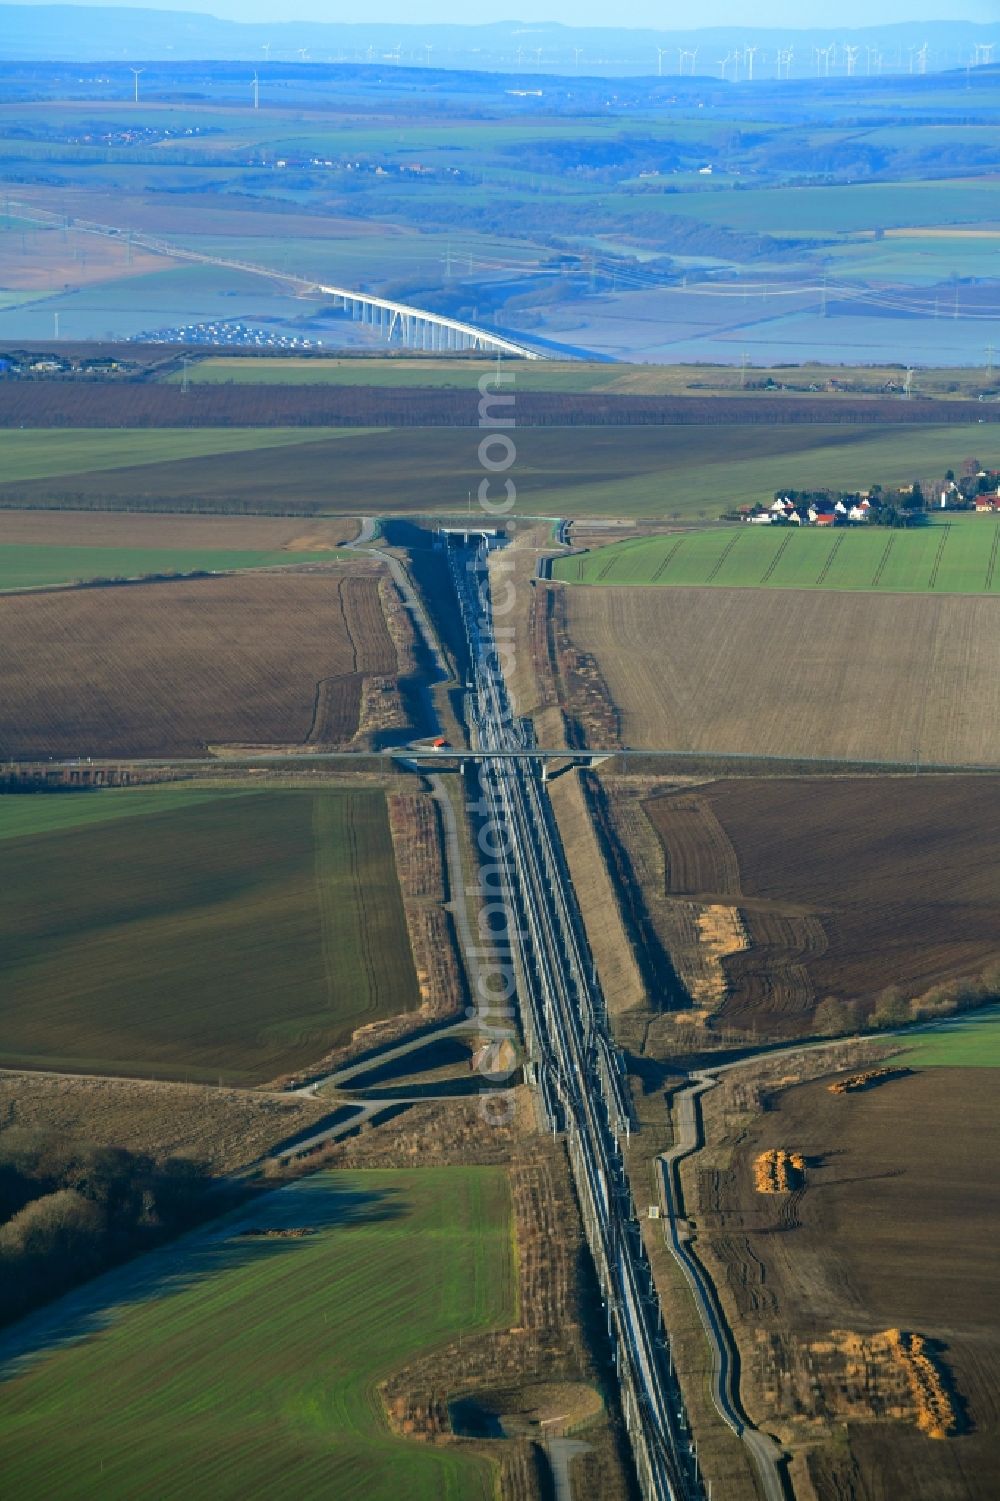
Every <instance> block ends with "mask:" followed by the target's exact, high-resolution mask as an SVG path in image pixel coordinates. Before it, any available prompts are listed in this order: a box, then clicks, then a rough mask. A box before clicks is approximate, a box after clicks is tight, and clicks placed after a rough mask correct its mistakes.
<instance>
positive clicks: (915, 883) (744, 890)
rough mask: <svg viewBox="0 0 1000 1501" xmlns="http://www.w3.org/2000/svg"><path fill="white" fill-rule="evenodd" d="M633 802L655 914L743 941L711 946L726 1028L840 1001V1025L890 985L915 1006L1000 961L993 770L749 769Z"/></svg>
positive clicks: (777, 1027)
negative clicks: (655, 843)
mask: <svg viewBox="0 0 1000 1501" xmlns="http://www.w3.org/2000/svg"><path fill="white" fill-rule="evenodd" d="M642 806H643V809H644V811H645V813H646V814H647V816H648V818H649V821H650V822H651V823H652V825H653V827H654V829H655V830H656V832H657V834H658V836H659V839H660V842H661V845H662V848H663V855H664V867H663V876H662V880H663V892H662V899H661V901H660V902H659V903H657V902H655V900H654V904H653V907H654V909H655V910H658V908H659V906H661V905H666V906H667V907H670V906H671V905H672V904H673V905H675V906H676V907H677V908H679V909H682V910H685V911H686V910H689V909H690V910H692V911H693V912H694V913H695V920H696V930H692V938H691V943H692V945H693V946H701V947H704V946H706V945H707V944H709V943H710V942H711V940H712V936H713V934H714V933H716V930H718V927H719V924H718V921H716V923H715V924H714V925H712V924H710V923H709V922H708V921H707V920H706V918H705V916H704V915H703V914H706V913H709V914H716V915H717V916H718V915H722V916H725V915H729V916H730V919H731V922H732V923H733V925H734V929H735V930H738V932H739V934H740V941H733V942H732V943H730V944H729V945H728V948H722V949H720V950H719V953H718V959H719V962H720V963H721V966H722V974H721V975H720V978H724V987H722V988H721V993H720V996H719V998H718V999H719V1002H721V1003H719V1004H717V1008H716V1019H717V1021H718V1022H719V1023H721V1024H722V1025H731V1026H735V1027H738V1028H741V1029H753V1030H759V1031H762V1032H763V1033H764V1034H765V1035H777V1036H787V1035H794V1034H796V1033H801V1032H803V1031H807V1030H809V1029H810V1028H812V1026H813V1025H814V1023H815V1022H817V1021H818V1023H819V1024H820V1025H822V1024H824V1022H826V1023H829V1021H830V1020H831V1018H830V1017H829V1016H828V1015H827V1013H829V1012H830V1010H831V1008H830V1006H829V1004H828V1005H827V1006H826V1007H825V1008H824V1012H823V1013H821V1015H820V1016H819V1017H818V1018H817V1017H816V1008H817V1006H818V1005H819V1004H820V1003H821V1002H824V1001H827V1002H828V1001H829V999H830V998H834V999H835V1000H836V1001H837V1002H840V1003H846V1005H847V1006H848V1007H851V1008H853V1009H852V1010H847V1009H843V1010H842V1020H843V1023H844V1027H845V1029H846V1028H847V1026H848V1024H854V1023H855V1022H857V1021H858V1020H863V1019H864V1017H866V1016H867V1015H868V1014H870V1012H871V1010H872V1009H873V1007H874V1006H875V1005H876V1003H877V1001H878V998H879V996H880V995H881V994H883V993H884V992H885V991H886V990H887V989H889V988H890V987H891V988H894V989H896V990H897V991H898V992H899V994H900V996H901V999H902V1000H903V1001H904V1002H909V1001H910V1000H912V999H913V998H914V997H919V996H923V995H925V994H926V993H927V992H928V991H930V990H931V989H932V988H933V987H934V986H936V985H939V984H942V983H944V982H947V981H952V980H955V979H957V978H966V977H970V976H974V975H979V974H981V973H982V972H983V971H985V970H988V969H990V968H991V966H995V965H996V963H997V961H998V960H1000V927H998V923H997V915H996V905H997V881H996V870H997V865H998V863H1000V778H997V777H992V776H984V777H969V776H966V777H962V776H937V775H927V776H919V777H918V776H910V777H901V776H899V777H898V776H891V777H888V776H887V777H875V776H871V777H805V778H792V777H776V778H773V779H770V778H768V779H764V778H748V779H746V780H729V781H720V782H712V783H709V784H707V785H705V786H699V787H695V788H687V789H684V790H681V791H673V792H669V793H666V794H660V795H658V796H653V797H650V798H648V799H646V800H645V801H644V802H643V804H642ZM617 826H618V828H619V829H623V830H624V834H625V837H626V840H627V839H628V825H627V824H623V822H622V820H621V819H619V820H618V821H617ZM632 842H633V843H634V842H635V841H634V840H633V841H632ZM661 926H667V924H663V925H661ZM679 931H680V930H679V929H678V928H676V927H675V928H673V929H671V928H669V927H667V931H665V932H662V933H661V937H662V939H663V941H664V942H665V943H666V946H667V948H668V949H669V948H670V947H671V942H674V943H675V944H677V945H678V948H679V947H680V939H679V937H678V934H679ZM673 957H674V959H675V966H676V968H677V969H678V971H679V972H680V973H681V974H682V975H683V974H685V972H686V970H687V969H689V968H692V969H693V966H692V965H691V964H690V962H689V961H688V958H687V956H686V955H685V954H684V953H682V952H676V951H675V952H674V954H673ZM696 999H698V997H696ZM832 1019H833V1020H834V1021H835V1020H836V1013H835V1014H834V1016H833V1018H832Z"/></svg>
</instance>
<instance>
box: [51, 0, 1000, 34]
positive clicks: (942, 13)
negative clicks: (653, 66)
mask: <svg viewBox="0 0 1000 1501" xmlns="http://www.w3.org/2000/svg"><path fill="white" fill-rule="evenodd" d="M27 3H28V4H49V3H52V0H27ZM60 3H63V4H65V3H67V0H60ZM69 3H71V4H73V3H75V4H91V5H93V4H97V5H101V4H104V5H107V4H111V5H126V6H129V7H130V8H135V0H69ZM140 8H145V9H150V10H193V11H199V12H201V13H202V14H205V15H213V16H221V17H224V18H225V19H227V20H233V21H278V20H281V21H341V22H358V21H360V22H362V23H363V22H364V21H366V20H367V21H389V22H393V23H398V22H400V21H408V22H411V23H413V22H419V23H424V24H426V23H428V22H434V21H446V22H460V23H465V24H469V25H475V24H477V23H483V22H490V21H509V20H511V19H512V18H514V17H517V16H519V15H520V16H521V17H530V18H531V20H534V21H536V22H537V21H539V20H545V21H561V22H563V23H564V24H565V25H576V26H607V25H609V24H610V25H618V26H649V27H656V28H659V29H661V30H670V31H683V30H686V29H688V28H691V27H701V26H733V25H736V26H745V27H747V28H748V29H749V28H752V27H766V26H781V27H789V28H796V27H814V26H815V27H821V28H822V29H824V30H829V31H835V30H838V29H842V28H843V27H845V26H875V25H883V24H885V23H886V22H890V21H935V20H952V21H953V20H964V21H980V22H993V23H995V24H1000V0H957V3H955V0H839V3H838V4H837V5H836V6H835V7H833V8H831V6H830V4H829V0H702V3H701V4H699V5H698V6H697V8H696V9H693V10H692V9H690V8H689V7H687V6H677V5H665V4H664V3H663V0H619V3H618V4H616V5H614V6H613V7H609V6H608V4H607V0H533V3H532V4H531V5H530V6H529V5H527V4H524V3H519V0H513V3H511V0H480V3H479V4H476V5H471V6H470V5H469V3H468V0H369V3H368V4H366V5H365V7H364V8H363V11H362V12H359V9H358V7H357V5H356V4H353V3H342V0H144V4H142V5H141V6H140ZM530 24H531V21H530V20H525V25H530Z"/></svg>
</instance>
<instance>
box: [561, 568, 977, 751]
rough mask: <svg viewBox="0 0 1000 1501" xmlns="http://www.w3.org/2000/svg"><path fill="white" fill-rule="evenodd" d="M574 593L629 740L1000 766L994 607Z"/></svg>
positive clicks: (803, 596)
mask: <svg viewBox="0 0 1000 1501" xmlns="http://www.w3.org/2000/svg"><path fill="white" fill-rule="evenodd" d="M848 540H850V539H848ZM561 592H562V593H563V594H564V598H565V607H566V631H567V634H568V638H569V640H570V641H571V642H572V644H573V645H574V646H575V647H576V648H577V650H579V651H581V652H583V653H585V654H589V655H590V656H592V657H593V659H594V663H595V666H596V670H597V671H598V672H599V674H600V676H601V677H602V678H603V681H604V683H605V684H606V688H607V692H608V695H609V696H610V699H611V701H612V702H613V704H614V705H616V706H617V709H618V711H619V712H620V714H621V722H622V731H621V738H622V741H623V742H624V743H625V744H626V745H631V746H638V747H649V748H662V749H673V750H694V751H714V752H718V753H720V754H722V753H730V754H751V755H761V756H777V757H781V756H798V757H819V758H834V759H847V760H861V761H891V762H897V763H898V762H902V763H904V764H906V763H909V764H912V763H914V762H917V761H919V762H921V763H926V762H940V763H947V764H954V763H960V764H967V765H996V764H997V762H998V761H1000V751H998V747H997V737H996V725H997V722H998V718H1000V679H998V676H997V673H996V671H995V662H996V659H997V654H998V652H1000V614H998V611H997V607H996V602H995V600H994V599H987V598H961V597H958V596H955V595H951V596H948V595H937V594H934V595H919V596H918V595H914V594H895V595H892V596H888V595H881V594H875V593H868V594H864V595H859V594H851V593H848V592H846V591H839V592H837V591H823V590H811V591H810V590H788V591H785V590H778V589H773V590H772V589H656V588H645V589H635V588H605V589H566V590H563V591H561ZM571 707H572V704H571Z"/></svg>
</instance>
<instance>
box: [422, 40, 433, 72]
mask: <svg viewBox="0 0 1000 1501" xmlns="http://www.w3.org/2000/svg"><path fill="white" fill-rule="evenodd" d="M433 51H434V43H433V42H425V43H424V52H425V53H426V54H427V66H428V68H429V67H430V65H431V53H432V52H433Z"/></svg>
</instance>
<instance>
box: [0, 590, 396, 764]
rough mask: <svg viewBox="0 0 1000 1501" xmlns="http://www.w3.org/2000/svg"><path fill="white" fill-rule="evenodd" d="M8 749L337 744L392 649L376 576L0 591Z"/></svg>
mask: <svg viewBox="0 0 1000 1501" xmlns="http://www.w3.org/2000/svg"><path fill="white" fill-rule="evenodd" d="M0 638H2V639H3V642H4V652H3V656H2V658H0V697H2V701H3V704H4V715H3V724H2V728H0V754H3V755H5V756H10V757H15V758H18V759H22V760H24V759H34V758H42V757H46V756H57V757H59V756H73V757H76V756H91V755H93V756H158V755H193V754H199V753H202V752H203V751H204V750H205V749H206V747H209V746H213V745H226V744H234V743H235V744H249V745H264V746H267V745H275V746H278V745H280V746H289V745H303V744H305V743H307V742H308V744H310V745H312V746H316V747H322V746H324V745H330V746H335V745H342V744H345V743H347V742H349V741H350V740H351V738H352V737H353V736H354V735H355V734H356V732H357V730H358V714H359V711H360V706H361V696H362V684H363V681H364V679H365V677H366V676H367V675H379V676H383V677H392V676H393V675H395V674H396V673H397V671H398V659H397V653H396V648H395V646H394V644H393V639H392V636H391V635H390V633H389V629H388V626H387V624H386V620H385V616H384V613H383V608H382V602H381V596H380V580H379V579H378V578H375V577H371V576H360V577H343V576H342V575H338V574H337V573H330V574H321V573H315V572H311V573H275V574H266V575H265V574H242V575H236V576H229V577H222V578H204V579H191V580H185V581H181V582H167V583H161V584H148V585H142V586H133V587H126V586H121V587H109V588H100V589H80V590H69V591H60V592H58V593H48V594H23V595H18V596H9V597H7V598H4V599H2V600H0Z"/></svg>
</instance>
